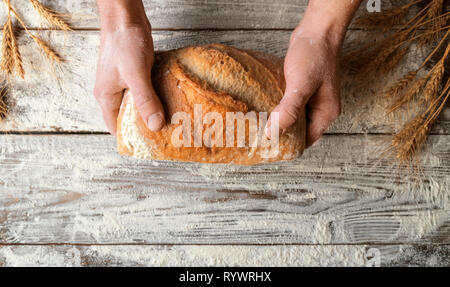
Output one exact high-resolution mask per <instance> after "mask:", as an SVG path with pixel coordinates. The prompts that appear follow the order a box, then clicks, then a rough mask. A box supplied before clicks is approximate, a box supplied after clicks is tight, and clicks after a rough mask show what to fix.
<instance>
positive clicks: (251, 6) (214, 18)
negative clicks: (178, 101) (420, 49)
mask: <svg viewBox="0 0 450 287" xmlns="http://www.w3.org/2000/svg"><path fill="white" fill-rule="evenodd" d="M41 2H42V3H44V4H46V5H47V6H48V7H50V8H52V9H54V10H56V11H59V12H61V13H66V14H70V15H72V16H71V20H70V22H71V24H72V25H73V26H74V27H75V28H77V29H86V28H89V29H92V28H98V27H99V22H98V14H97V7H96V1H95V0H81V1H80V0H58V1H54V0H41ZM307 2H308V1H307V0H278V1H272V0H252V1H248V0H247V1H244V0H225V1H224V0H209V1H203V0H188V1H186V0H182V1H180V0H144V4H145V7H146V12H147V16H148V18H149V19H150V21H151V23H152V26H153V28H156V29H242V28H244V29H293V28H294V27H295V26H297V24H298V22H299V21H300V19H301V16H302V15H303V13H304V11H305V9H306V7H307ZM405 2H407V0H382V8H383V9H388V8H390V7H392V4H394V5H397V4H399V3H400V4H401V3H405ZM13 4H15V6H16V8H17V10H18V12H19V13H20V14H21V15H23V18H24V20H25V22H26V23H27V25H29V27H32V28H36V27H42V26H44V27H45V25H42V21H41V20H40V18H39V15H38V14H37V13H36V12H35V11H34V10H33V8H32V6H31V5H30V4H29V3H28V0H16V1H14V3H13ZM364 10H365V5H362V8H361V12H363V11H364ZM0 11H1V12H2V13H0V15H1V16H0V22H4V20H5V13H4V7H3V5H2V7H1V9H0Z"/></svg>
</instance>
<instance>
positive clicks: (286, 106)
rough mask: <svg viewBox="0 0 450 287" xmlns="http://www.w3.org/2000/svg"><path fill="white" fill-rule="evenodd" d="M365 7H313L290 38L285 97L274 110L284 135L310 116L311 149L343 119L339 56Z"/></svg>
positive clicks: (318, 1)
mask: <svg viewBox="0 0 450 287" xmlns="http://www.w3.org/2000/svg"><path fill="white" fill-rule="evenodd" d="M360 2H361V1H360V0H359V1H353V0H339V1H335V0H332V1H329V0H311V1H310V3H309V7H308V10H307V11H306V13H305V15H304V17H303V20H302V21H301V22H300V24H299V25H298V27H297V28H296V29H295V31H294V32H293V34H292V36H291V39H290V43H289V49H288V52H287V55H286V59H285V64H284V73H285V77H286V91H285V95H284V97H283V99H282V100H281V102H280V104H279V105H278V106H277V107H276V108H275V109H274V110H273V112H278V113H279V128H280V133H281V134H282V133H283V132H285V131H286V129H287V128H289V127H290V126H291V125H292V124H294V123H295V122H296V120H297V118H298V117H299V116H300V115H302V114H303V113H304V112H305V110H306V118H307V131H306V145H307V146H311V145H312V144H313V143H314V142H316V141H317V140H318V139H319V138H320V137H321V136H322V134H323V133H324V132H325V131H326V129H327V128H328V127H329V126H330V125H331V124H332V123H333V122H334V121H335V120H336V119H337V117H338V116H339V114H340V110H341V105H340V73H339V68H338V66H339V65H338V63H339V54H340V50H341V46H342V42H343V39H344V36H345V32H346V30H347V27H348V25H349V23H350V20H351V18H352V17H353V14H354V12H355V10H356V8H357V7H358V5H359V4H360ZM269 124H270V119H269ZM267 130H268V131H270V129H267ZM268 136H269V137H270V132H268Z"/></svg>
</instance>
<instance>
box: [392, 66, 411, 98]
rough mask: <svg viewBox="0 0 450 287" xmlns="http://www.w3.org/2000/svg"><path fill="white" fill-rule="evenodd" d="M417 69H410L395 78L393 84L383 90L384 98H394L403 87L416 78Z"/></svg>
mask: <svg viewBox="0 0 450 287" xmlns="http://www.w3.org/2000/svg"><path fill="white" fill-rule="evenodd" d="M416 76H417V71H411V72H409V73H407V74H406V75H404V76H403V77H402V78H400V79H399V80H397V82H395V84H393V85H392V86H391V87H389V89H388V90H386V91H385V92H384V96H385V97H386V98H396V97H397V96H398V95H399V94H400V93H401V92H402V91H403V90H404V89H406V88H407V87H408V86H409V84H410V83H411V82H412V81H413V80H414V79H415V78H416Z"/></svg>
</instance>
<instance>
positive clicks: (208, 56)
mask: <svg viewBox="0 0 450 287" xmlns="http://www.w3.org/2000/svg"><path fill="white" fill-rule="evenodd" d="M152 82H153V87H154V88H155V91H156V93H157V94H158V96H159V98H160V99H161V102H162V103H163V106H164V108H165V115H166V121H167V123H168V124H167V125H166V126H165V127H164V128H163V129H162V130H161V131H159V132H152V131H150V130H149V129H147V127H146V125H145V122H144V121H143V120H142V118H141V117H140V116H139V114H138V112H137V110H136V107H135V105H134V100H133V97H132V95H131V93H130V92H128V91H127V92H126V93H125V96H124V99H123V102H122V106H121V110H120V113H119V119H118V132H117V134H118V147H119V152H120V153H121V154H126V155H130V156H135V157H140V158H148V159H157V160H176V161H193V162H208V163H235V164H245V165H247V164H257V163H262V162H270V161H280V160H291V159H294V158H296V157H298V156H299V155H301V154H302V152H303V149H304V146H305V118H304V116H301V117H300V118H299V119H298V121H297V123H296V124H294V125H293V126H292V127H291V128H290V129H288V130H287V131H286V133H285V135H283V136H281V137H280V140H279V147H277V149H278V150H279V152H278V155H276V156H275V157H272V158H265V157H264V156H263V155H262V153H264V152H267V151H268V149H270V147H248V145H247V147H240V148H238V147H206V146H204V145H203V146H201V147H193V145H192V147H175V146H173V144H172V143H171V137H172V134H173V132H174V130H175V129H176V128H177V127H178V126H179V125H176V124H170V122H171V118H172V116H173V115H174V114H175V113H177V112H180V111H182V112H185V113H187V114H189V115H190V116H191V118H192V119H194V105H196V104H200V105H201V107H202V112H203V115H205V114H206V113H208V112H217V113H219V114H221V115H222V116H223V119H225V118H226V113H227V112H242V113H246V112H249V111H255V112H256V113H258V112H268V113H270V112H271V111H272V110H273V109H274V108H275V107H276V106H277V104H278V103H279V102H280V100H281V98H282V97H283V93H284V90H285V81H284V75H283V62H282V60H281V59H279V58H277V57H275V56H271V55H267V54H264V53H260V52H255V51H244V50H239V49H236V48H233V47H228V46H225V45H221V44H210V45H205V46H195V47H187V48H182V49H178V50H173V51H168V52H163V53H159V54H157V55H156V60H155V65H154V67H153V70H152ZM224 125H225V123H224ZM207 128H208V126H207V125H205V126H204V127H203V129H204V131H205V130H206V129H207ZM248 132H249V131H248V128H246V140H247V143H248V141H249V134H248ZM224 133H225V131H224ZM192 138H193V135H192ZM224 141H225V135H224Z"/></svg>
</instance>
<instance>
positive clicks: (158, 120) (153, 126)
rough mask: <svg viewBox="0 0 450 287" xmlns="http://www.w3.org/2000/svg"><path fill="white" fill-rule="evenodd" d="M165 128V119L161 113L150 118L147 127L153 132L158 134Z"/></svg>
mask: <svg viewBox="0 0 450 287" xmlns="http://www.w3.org/2000/svg"><path fill="white" fill-rule="evenodd" d="M163 126H164V117H163V115H162V114H161V113H155V114H153V115H151V116H149V117H148V121H147V127H148V128H149V130H151V131H153V132H157V131H159V130H160V129H162V127H163Z"/></svg>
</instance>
